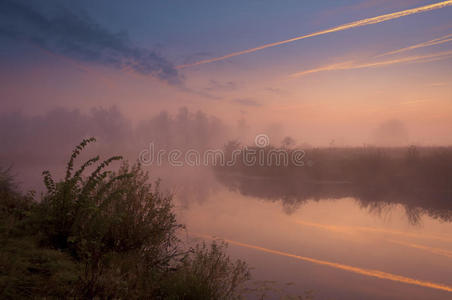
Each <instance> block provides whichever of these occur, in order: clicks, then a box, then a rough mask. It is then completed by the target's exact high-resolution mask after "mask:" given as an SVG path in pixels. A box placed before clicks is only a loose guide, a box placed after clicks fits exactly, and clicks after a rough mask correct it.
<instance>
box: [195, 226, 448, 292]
mask: <svg viewBox="0 0 452 300" xmlns="http://www.w3.org/2000/svg"><path fill="white" fill-rule="evenodd" d="M191 234H192V235H195V236H199V237H201V238H205V239H211V240H212V239H213V240H214V239H215V238H214V237H212V236H209V235H203V234H194V233H191ZM221 240H223V241H225V242H227V243H229V244H232V245H237V246H241V247H245V248H250V249H254V250H258V251H262V252H267V253H272V254H276V255H281V256H286V257H291V258H295V259H299V260H303V261H307V262H311V263H314V264H318V265H324V266H328V267H332V268H335V269H340V270H344V271H348V272H352V273H356V274H360V275H364V276H370V277H375V278H380V279H387V280H391V281H396V282H402V283H406V284H411V285H417V286H422V287H428V288H432V289H437V290H443V291H447V292H452V286H448V285H444V284H439V283H434V282H430V281H423V280H418V279H414V278H410V277H405V276H401V275H396V274H391V273H387V272H383V271H378V270H372V269H364V268H359V267H353V266H349V265H344V264H339V263H335V262H330V261H325V260H320V259H316V258H311V257H306V256H300V255H295V254H291V253H287V252H282V251H278V250H273V249H268V248H264V247H260V246H255V245H251V244H245V243H242V242H237V241H234V240H228V239H221Z"/></svg>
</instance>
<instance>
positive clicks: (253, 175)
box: [215, 148, 452, 223]
mask: <svg viewBox="0 0 452 300" xmlns="http://www.w3.org/2000/svg"><path fill="white" fill-rule="evenodd" d="M257 151H266V150H265V149H258V150H257ZM387 151H388V152H384V151H383V150H382V149H366V148H361V149H322V150H319V149H316V150H311V151H310V152H307V154H306V159H307V161H308V162H309V164H307V165H305V166H303V167H295V166H293V165H288V166H279V167H272V166H270V167H269V166H257V165H255V166H251V167H250V166H244V165H241V164H237V165H234V166H232V167H221V168H216V169H215V175H216V178H217V179H218V181H219V182H221V183H222V184H223V185H224V186H226V187H227V188H229V189H231V190H234V191H237V192H239V193H241V194H242V195H247V196H253V197H258V198H261V199H266V200H269V201H281V203H282V205H283V207H284V209H285V211H286V212H288V213H290V212H293V211H294V210H296V209H297V208H299V207H300V206H301V205H302V204H303V203H305V202H306V201H307V200H310V199H312V200H315V201H321V200H324V199H341V198H345V197H352V198H354V199H356V200H357V201H358V202H359V205H360V206H361V207H362V208H365V209H367V210H369V211H372V212H377V213H379V212H382V211H385V210H389V209H391V207H393V206H395V205H402V206H403V207H404V208H405V211H406V214H407V216H408V218H409V220H410V222H411V223H418V222H419V221H420V218H421V217H422V215H428V216H430V217H433V218H436V219H439V220H441V221H446V222H450V221H452V151H451V149H449V148H447V149H421V150H417V149H416V148H407V149H391V150H387ZM239 161H240V160H239Z"/></svg>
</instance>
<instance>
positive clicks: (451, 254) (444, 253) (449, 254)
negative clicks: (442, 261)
mask: <svg viewBox="0 0 452 300" xmlns="http://www.w3.org/2000/svg"><path fill="white" fill-rule="evenodd" d="M387 241H388V242H391V243H394V244H399V245H402V246H406V247H411V248H416V249H420V250H425V251H428V252H431V253H434V254H438V255H442V256H446V257H449V258H452V251H449V250H446V249H441V248H433V247H429V246H424V245H419V244H413V243H406V242H401V241H395V240H387Z"/></svg>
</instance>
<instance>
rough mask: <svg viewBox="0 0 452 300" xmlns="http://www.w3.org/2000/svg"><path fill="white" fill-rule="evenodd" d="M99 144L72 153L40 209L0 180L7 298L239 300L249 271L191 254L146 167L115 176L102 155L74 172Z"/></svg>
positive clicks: (1, 273) (0, 265)
mask: <svg viewBox="0 0 452 300" xmlns="http://www.w3.org/2000/svg"><path fill="white" fill-rule="evenodd" d="M94 141H95V140H94V138H91V139H86V140H84V141H82V143H81V144H80V145H78V146H77V147H76V148H75V149H74V151H73V153H72V155H71V157H70V159H69V162H68V164H67V167H66V175H65V177H64V179H63V180H61V181H55V180H54V179H53V178H52V176H51V174H50V172H49V171H44V172H43V175H44V183H45V186H46V188H47V191H46V193H45V194H44V195H43V197H42V200H41V201H40V202H35V201H33V200H32V196H33V195H32V194H30V195H28V196H22V195H20V193H18V192H17V191H16V189H15V188H14V187H13V183H12V181H11V180H10V176H8V175H7V174H6V173H4V174H3V173H1V174H2V176H3V177H0V213H1V216H2V220H1V221H0V229H1V231H0V240H1V246H0V298H22V297H74V298H132V299H138V298H140V299H141V298H146V299H167V298H169V299H231V298H237V297H238V296H239V290H240V287H241V285H242V284H243V283H244V282H245V281H246V280H248V279H249V271H248V267H247V265H246V264H245V263H244V262H241V261H236V262H233V261H232V260H231V259H230V258H229V257H228V256H227V255H226V254H225V245H223V244H217V243H213V244H212V245H211V246H210V247H207V246H206V245H205V244H203V245H202V246H197V247H195V248H194V249H186V248H185V247H183V246H182V245H183V244H182V243H181V241H180V240H179V239H178V232H179V231H180V230H181V229H183V228H184V226H183V225H181V224H179V223H177V220H176V216H175V214H174V212H173V204H172V197H171V196H170V195H165V194H163V193H162V192H161V191H160V189H159V182H156V183H154V184H150V183H149V178H148V175H147V173H146V172H144V171H143V170H142V169H141V166H140V165H139V164H136V165H133V166H129V165H128V164H127V162H124V163H123V164H122V166H121V167H120V168H119V170H117V171H112V170H110V169H109V167H110V164H111V163H112V162H114V161H118V160H121V157H119V156H115V157H111V158H109V159H107V160H104V161H100V158H99V157H98V156H96V157H94V158H91V159H89V160H87V161H86V162H85V163H83V164H82V165H81V166H80V167H79V168H78V169H76V170H74V164H75V161H76V159H77V158H78V156H79V155H80V153H81V151H82V150H83V149H84V148H85V147H86V146H87V145H88V144H89V143H92V142H94ZM96 164H97V165H96ZM88 170H91V172H90V174H89V175H88V176H85V175H84V173H85V172H87V171H88Z"/></svg>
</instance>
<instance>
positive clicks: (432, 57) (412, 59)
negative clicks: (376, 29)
mask: <svg viewBox="0 0 452 300" xmlns="http://www.w3.org/2000/svg"><path fill="white" fill-rule="evenodd" d="M450 57H452V51H443V52H439V53H433V54H428V55H417V56H408V57H403V58H397V59H391V60H384V61H376V62H367V63H353V62H343V63H337V64H332V65H327V66H323V67H319V68H315V69H310V70H305V71H301V72H297V73H293V74H291V75H290V77H298V76H303V75H307V74H312V73H318V72H324V71H338V70H353V69H365V68H378V67H384V66H388V65H394V64H400V63H420V62H431V61H436V60H440V59H447V58H450Z"/></svg>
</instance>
